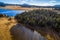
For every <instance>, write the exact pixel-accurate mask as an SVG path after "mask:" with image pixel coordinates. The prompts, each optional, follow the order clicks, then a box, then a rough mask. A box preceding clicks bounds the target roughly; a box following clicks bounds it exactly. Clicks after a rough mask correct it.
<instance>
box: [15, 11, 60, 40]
mask: <svg viewBox="0 0 60 40" xmlns="http://www.w3.org/2000/svg"><path fill="white" fill-rule="evenodd" d="M15 19H16V20H17V22H18V23H21V24H24V25H25V26H26V27H27V28H29V29H31V30H36V31H38V32H39V33H41V35H43V36H45V37H46V38H47V39H48V40H59V39H60V31H59V30H60V29H59V28H60V25H59V24H60V14H58V13H57V12H55V11H53V10H33V11H29V12H24V13H22V14H18V15H16V16H15Z"/></svg>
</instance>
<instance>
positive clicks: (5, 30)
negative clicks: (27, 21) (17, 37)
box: [0, 16, 16, 40]
mask: <svg viewBox="0 0 60 40" xmlns="http://www.w3.org/2000/svg"><path fill="white" fill-rule="evenodd" d="M15 24H16V22H15V20H14V18H13V17H12V19H11V20H10V18H7V17H5V16H4V17H0V40H12V39H11V35H10V28H11V27H12V26H13V25H15Z"/></svg>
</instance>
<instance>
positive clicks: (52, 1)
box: [0, 0, 60, 6]
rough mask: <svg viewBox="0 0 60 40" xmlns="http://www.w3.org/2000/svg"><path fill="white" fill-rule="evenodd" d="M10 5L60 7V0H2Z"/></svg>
mask: <svg viewBox="0 0 60 40" xmlns="http://www.w3.org/2000/svg"><path fill="white" fill-rule="evenodd" d="M0 2H4V3H8V4H24V3H25V4H29V5H37V6H54V5H60V0H0Z"/></svg>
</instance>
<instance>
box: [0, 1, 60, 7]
mask: <svg viewBox="0 0 60 40" xmlns="http://www.w3.org/2000/svg"><path fill="white" fill-rule="evenodd" d="M0 6H2V7H4V6H22V7H36V8H60V5H54V6H37V5H29V4H26V3H24V4H6V3H3V2H0Z"/></svg>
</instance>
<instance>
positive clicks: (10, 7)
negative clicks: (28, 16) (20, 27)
mask: <svg viewBox="0 0 60 40" xmlns="http://www.w3.org/2000/svg"><path fill="white" fill-rule="evenodd" d="M0 8H4V9H13V10H26V11H28V10H36V9H48V10H52V9H54V8H38V7H31V8H29V7H21V6H5V7H0Z"/></svg>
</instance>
